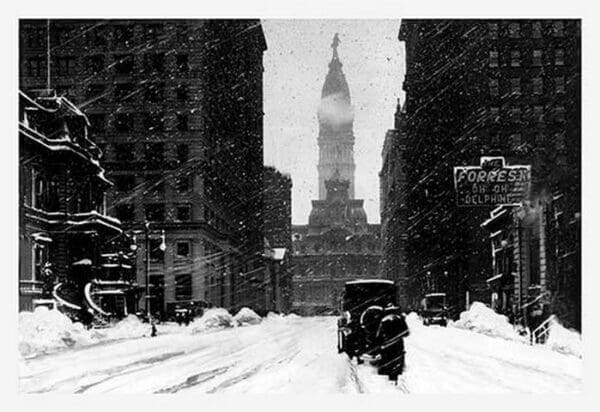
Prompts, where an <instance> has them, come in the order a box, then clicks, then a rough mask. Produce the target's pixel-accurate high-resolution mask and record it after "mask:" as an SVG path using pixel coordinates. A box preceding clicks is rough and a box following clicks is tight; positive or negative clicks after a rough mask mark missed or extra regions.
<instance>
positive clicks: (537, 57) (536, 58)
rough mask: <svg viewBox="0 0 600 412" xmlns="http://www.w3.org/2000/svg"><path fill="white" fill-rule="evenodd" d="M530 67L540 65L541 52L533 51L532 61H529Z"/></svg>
mask: <svg viewBox="0 0 600 412" xmlns="http://www.w3.org/2000/svg"><path fill="white" fill-rule="evenodd" d="M531 65H532V66H541V65H542V51H541V50H534V51H533V59H532V60H531Z"/></svg>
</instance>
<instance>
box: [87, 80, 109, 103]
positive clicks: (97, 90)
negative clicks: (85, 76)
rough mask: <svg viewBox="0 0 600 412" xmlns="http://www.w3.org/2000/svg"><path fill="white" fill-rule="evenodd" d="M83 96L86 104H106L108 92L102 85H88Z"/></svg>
mask: <svg viewBox="0 0 600 412" xmlns="http://www.w3.org/2000/svg"><path fill="white" fill-rule="evenodd" d="M85 94H86V96H85V97H86V99H87V100H88V102H90V101H92V102H96V103H106V96H107V94H108V91H107V87H106V86H105V85H103V84H90V85H89V86H88V87H87V90H86V93H85Z"/></svg>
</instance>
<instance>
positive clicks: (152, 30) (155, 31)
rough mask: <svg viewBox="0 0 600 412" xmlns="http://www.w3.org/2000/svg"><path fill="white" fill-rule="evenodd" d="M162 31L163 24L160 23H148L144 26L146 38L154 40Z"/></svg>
mask: <svg viewBox="0 0 600 412" xmlns="http://www.w3.org/2000/svg"><path fill="white" fill-rule="evenodd" d="M162 33H163V26H162V25H161V24H148V25H147V26H146V31H145V33H144V34H145V36H146V39H148V40H155V39H157V38H158V37H159V36H160V35H162Z"/></svg>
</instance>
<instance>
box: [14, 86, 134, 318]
mask: <svg viewBox="0 0 600 412" xmlns="http://www.w3.org/2000/svg"><path fill="white" fill-rule="evenodd" d="M88 126H89V122H88V119H87V117H86V116H85V114H83V113H82V112H81V111H80V110H79V108H77V107H76V106H75V105H73V104H72V103H71V102H70V101H69V100H67V99H66V98H64V97H57V96H56V95H55V94H54V91H52V90H37V91H32V92H30V93H29V94H26V93H23V92H20V93H19V158H20V163H19V193H20V196H19V310H32V309H34V308H35V307H36V306H38V305H50V306H55V305H56V306H58V308H59V309H61V310H63V311H65V312H67V313H68V314H69V315H71V316H73V317H74V318H77V319H79V320H82V321H85V322H87V321H89V320H88V319H87V318H86V317H85V316H84V315H87V313H93V314H94V315H104V316H116V317H121V316H125V315H126V314H127V313H133V312H135V310H136V309H137V306H136V303H137V296H136V293H137V292H138V291H139V289H138V288H137V285H136V283H135V275H134V266H133V262H132V259H131V257H132V253H131V251H130V248H129V245H130V239H128V238H127V237H126V236H124V234H123V231H122V229H121V222H119V220H118V219H116V218H114V217H111V216H110V215H109V214H108V213H107V210H106V196H105V195H106V191H107V190H108V188H109V187H110V186H111V182H110V181H108V180H107V179H106V177H105V175H104V169H103V168H102V166H100V163H99V156H100V150H99V148H98V146H96V144H94V142H93V141H92V140H90V138H89V135H88ZM89 311H91V312H89ZM82 316H83V317H82Z"/></svg>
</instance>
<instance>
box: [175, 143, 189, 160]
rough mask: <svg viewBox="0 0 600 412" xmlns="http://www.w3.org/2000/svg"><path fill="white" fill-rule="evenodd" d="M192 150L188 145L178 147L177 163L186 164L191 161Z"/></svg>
mask: <svg viewBox="0 0 600 412" xmlns="http://www.w3.org/2000/svg"><path fill="white" fill-rule="evenodd" d="M189 154H190V149H189V146H188V145H187V144H178V145H177V162H178V163H185V162H187V161H188V159H189Z"/></svg>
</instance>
